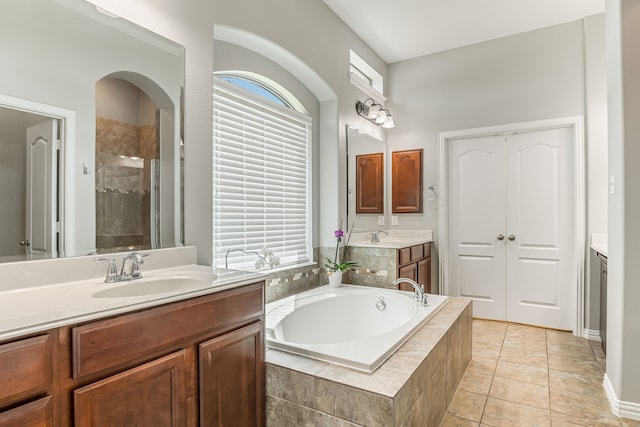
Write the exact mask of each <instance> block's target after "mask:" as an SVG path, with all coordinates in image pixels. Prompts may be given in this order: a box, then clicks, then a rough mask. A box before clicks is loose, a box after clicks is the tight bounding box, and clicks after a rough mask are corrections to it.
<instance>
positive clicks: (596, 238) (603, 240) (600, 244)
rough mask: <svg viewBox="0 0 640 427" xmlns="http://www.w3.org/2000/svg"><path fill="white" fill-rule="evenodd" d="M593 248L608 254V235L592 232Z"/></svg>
mask: <svg viewBox="0 0 640 427" xmlns="http://www.w3.org/2000/svg"><path fill="white" fill-rule="evenodd" d="M591 249H593V250H594V251H596V252H597V253H599V254H601V255H604V256H605V257H606V256H607V249H608V235H606V234H592V235H591Z"/></svg>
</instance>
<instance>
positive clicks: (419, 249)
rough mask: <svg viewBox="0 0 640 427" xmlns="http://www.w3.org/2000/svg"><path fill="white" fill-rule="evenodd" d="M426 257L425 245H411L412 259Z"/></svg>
mask: <svg viewBox="0 0 640 427" xmlns="http://www.w3.org/2000/svg"><path fill="white" fill-rule="evenodd" d="M422 258H424V245H416V246H411V261H417V260H419V259H422Z"/></svg>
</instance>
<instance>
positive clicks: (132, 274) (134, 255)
mask: <svg viewBox="0 0 640 427" xmlns="http://www.w3.org/2000/svg"><path fill="white" fill-rule="evenodd" d="M146 256H147V254H139V253H138V252H130V253H128V254H127V255H125V256H124V257H122V269H121V270H120V274H118V268H117V267H116V260H115V258H113V257H111V258H95V259H94V260H93V262H101V263H106V264H109V265H108V266H107V275H106V276H105V278H104V282H105V283H116V282H125V281H128V280H133V279H140V278H142V272H141V271H140V264H144V257H146Z"/></svg>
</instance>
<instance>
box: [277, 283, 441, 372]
mask: <svg viewBox="0 0 640 427" xmlns="http://www.w3.org/2000/svg"><path fill="white" fill-rule="evenodd" d="M381 298H382V301H383V302H384V308H383V309H382V310H381V309H379V308H378V307H377V306H378V305H379V304H378V303H379V302H380V301H381ZM446 301H447V297H446V296H442V295H429V305H428V306H426V307H424V306H421V305H419V304H418V303H416V301H415V300H414V299H413V292H405V291H396V290H391V289H382V288H371V287H365V286H351V285H342V286H341V287H339V288H329V286H328V285H325V286H321V287H319V288H315V289H312V290H310V291H306V292H302V293H300V294H296V295H293V296H291V297H288V298H284V299H282V300H278V301H275V302H272V303H269V304H267V306H266V340H267V346H268V347H271V348H276V349H278V350H283V351H287V352H290V353H295V354H299V355H302V356H307V357H311V358H313V359H318V360H323V361H326V362H330V363H335V364H338V365H343V366H347V367H350V368H353V369H357V370H361V371H365V372H373V371H375V370H376V369H377V368H378V367H379V366H380V365H382V363H384V361H385V360H387V358H389V357H390V356H391V355H392V354H393V353H394V352H395V351H396V350H397V349H398V348H399V347H400V346H401V345H402V344H403V343H404V342H405V341H406V340H407V339H409V337H411V335H412V334H413V333H414V332H416V331H417V330H418V328H420V327H421V326H422V325H423V324H425V323H426V322H427V321H428V320H429V319H430V318H431V317H432V316H433V315H435V314H436V313H437V312H438V310H440V309H441V308H442V307H443V306H444V304H445V303H446Z"/></svg>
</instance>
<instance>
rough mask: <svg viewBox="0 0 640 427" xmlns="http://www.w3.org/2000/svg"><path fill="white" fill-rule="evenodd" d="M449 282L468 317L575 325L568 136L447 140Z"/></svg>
mask: <svg viewBox="0 0 640 427" xmlns="http://www.w3.org/2000/svg"><path fill="white" fill-rule="evenodd" d="M448 147H449V148H448V150H449V153H448V159H449V165H448V167H449V172H448V174H449V177H448V181H449V191H450V193H449V194H450V198H449V200H450V204H449V212H450V215H451V216H450V220H449V248H450V254H449V255H450V258H449V259H450V263H451V265H450V269H449V274H450V279H451V281H450V282H449V283H450V284H451V286H452V287H453V293H454V294H457V295H459V296H463V297H469V298H472V299H473V300H474V301H473V312H474V317H479V318H487V319H496V320H507V321H511V322H518V323H526V324H533V325H539V326H546V327H552V328H558V329H567V330H571V329H572V328H573V326H574V321H575V320H574V306H575V298H576V297H575V289H576V278H575V277H574V276H575V274H576V273H575V272H574V269H573V268H572V267H573V261H572V260H573V257H574V248H573V246H572V245H573V244H574V243H573V242H574V241H575V239H574V231H573V230H574V227H573V225H574V220H573V218H574V216H575V214H574V212H573V205H574V204H573V199H572V198H573V195H574V191H575V190H574V188H573V180H572V178H573V176H574V174H573V161H572V156H573V154H572V153H573V131H572V128H570V127H560V128H555V129H541V130H536V131H529V132H522V133H511V134H500V135H493V136H482V137H472V138H467V139H456V140H451V141H449V144H448Z"/></svg>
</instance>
